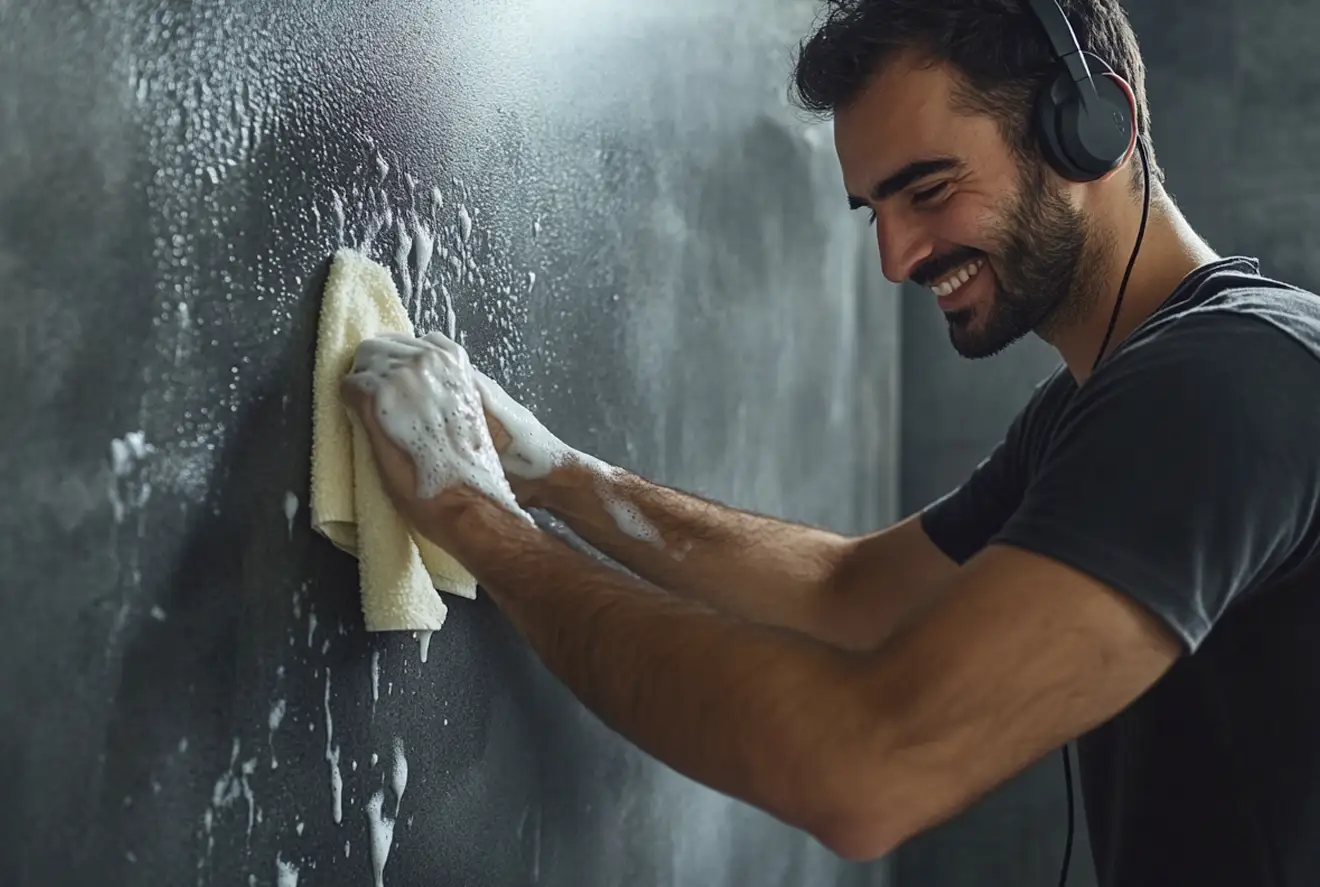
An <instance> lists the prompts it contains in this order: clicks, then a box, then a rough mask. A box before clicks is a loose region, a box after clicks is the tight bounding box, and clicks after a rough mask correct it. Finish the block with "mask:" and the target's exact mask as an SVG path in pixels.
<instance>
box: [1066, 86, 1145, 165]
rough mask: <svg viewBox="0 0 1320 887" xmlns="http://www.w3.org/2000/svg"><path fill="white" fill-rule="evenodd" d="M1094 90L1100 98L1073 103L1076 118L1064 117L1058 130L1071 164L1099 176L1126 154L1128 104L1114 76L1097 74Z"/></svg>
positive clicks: (1129, 123)
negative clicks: (1083, 104) (1082, 103)
mask: <svg viewBox="0 0 1320 887" xmlns="http://www.w3.org/2000/svg"><path fill="white" fill-rule="evenodd" d="M1095 91H1096V95H1097V96H1098V97H1099V99H1100V101H1099V102H1095V101H1092V102H1091V103H1090V104H1089V105H1088V106H1087V107H1085V108H1083V107H1082V105H1081V103H1080V102H1079V103H1077V105H1076V112H1075V113H1076V114H1077V118H1076V121H1075V122H1073V121H1071V120H1065V122H1064V124H1063V127H1062V128H1061V129H1060V136H1061V138H1062V139H1063V146H1064V150H1065V151H1066V152H1067V153H1068V157H1069V159H1071V160H1072V162H1073V163H1074V165H1076V166H1077V167H1079V168H1081V169H1085V170H1088V171H1089V172H1090V173H1091V174H1092V176H1093V177H1094V178H1099V177H1100V176H1102V175H1104V174H1105V173H1107V172H1109V171H1110V170H1112V169H1113V168H1114V167H1116V166H1118V164H1119V163H1120V162H1121V161H1122V160H1123V157H1124V156H1126V155H1127V151H1128V146H1129V145H1131V144H1132V131H1133V129H1134V126H1133V120H1132V106H1131V105H1129V104H1128V98H1127V93H1125V92H1124V91H1123V87H1121V86H1119V85H1118V82H1117V80H1115V78H1114V77H1107V76H1105V75H1103V74H1097V75H1096V77H1095Z"/></svg>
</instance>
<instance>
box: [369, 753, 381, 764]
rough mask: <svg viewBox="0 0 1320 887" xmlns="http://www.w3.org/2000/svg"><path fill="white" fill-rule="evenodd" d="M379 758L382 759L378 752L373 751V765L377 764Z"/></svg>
mask: <svg viewBox="0 0 1320 887" xmlns="http://www.w3.org/2000/svg"><path fill="white" fill-rule="evenodd" d="M379 760H380V755H378V754H376V753H375V752H372V753H371V766H373V767H374V766H376V763H377V762H378V761H379Z"/></svg>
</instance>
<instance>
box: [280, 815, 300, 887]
mask: <svg viewBox="0 0 1320 887" xmlns="http://www.w3.org/2000/svg"><path fill="white" fill-rule="evenodd" d="M299 833H300V834H301V829H300V830H299ZM275 884H276V887H298V867H297V866H296V865H294V864H293V863H291V862H285V861H284V860H283V859H281V858H280V857H278V856H276V857H275Z"/></svg>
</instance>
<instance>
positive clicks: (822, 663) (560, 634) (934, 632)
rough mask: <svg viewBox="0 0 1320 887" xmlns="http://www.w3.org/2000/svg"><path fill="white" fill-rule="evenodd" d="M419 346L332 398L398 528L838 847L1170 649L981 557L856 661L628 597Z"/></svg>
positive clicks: (738, 785) (972, 783) (445, 370)
mask: <svg viewBox="0 0 1320 887" xmlns="http://www.w3.org/2000/svg"><path fill="white" fill-rule="evenodd" d="M432 335H433V336H435V339H434V340H433V339H432V338H431V337H427V339H425V340H404V339H402V338H401V337H396V338H393V339H388V340H369V341H368V342H366V343H364V344H363V346H361V347H360V348H359V353H358V361H357V362H356V363H355V370H354V372H353V373H351V374H350V375H349V376H348V377H347V378H346V379H345V383H344V396H345V401H346V402H347V403H348V404H349V405H350V408H351V409H353V410H354V412H355V414H356V415H358V416H359V418H360V419H361V420H362V422H363V425H364V426H365V428H366V431H367V434H368V436H369V437H370V439H371V440H372V444H373V449H374V451H375V456H376V461H377V465H378V467H379V468H380V471H381V477H382V481H383V482H384V483H385V485H386V489H387V490H388V491H389V492H390V495H391V498H392V499H393V501H394V502H395V504H396V506H397V507H398V508H399V511H400V514H402V515H403V516H404V517H405V518H406V519H407V520H408V521H409V522H410V523H411V524H412V525H413V526H415V527H417V528H418V529H420V530H421V531H422V532H423V533H425V535H426V536H427V537H428V538H430V539H431V540H432V541H434V542H435V543H436V544H438V545H440V546H441V547H443V548H445V549H446V550H447V551H451V552H453V553H454V555H455V556H456V557H457V558H458V559H459V561H460V562H461V563H462V564H464V565H465V566H467V567H468V568H469V569H470V570H471V571H472V572H473V574H474V575H475V576H476V577H477V579H478V581H479V582H480V583H481V584H482V586H483V587H484V588H485V589H486V590H487V592H488V593H489V594H490V595H491V597H492V598H494V600H495V601H496V603H497V604H498V605H499V607H500V608H501V610H503V611H504V612H505V614H506V615H507V616H508V617H509V618H510V619H511V620H512V622H513V623H514V624H515V625H516V626H517V628H518V629H519V631H520V632H522V633H523V635H524V636H525V637H526V638H527V640H528V641H529V643H530V644H531V645H532V647H533V648H534V649H535V650H536V652H537V653H538V654H539V655H540V657H541V658H542V660H543V661H544V662H545V663H546V665H547V666H548V667H549V668H550V669H551V671H553V672H554V673H555V674H556V675H557V676H559V677H560V678H561V679H562V680H563V681H564V683H565V684H566V685H567V686H568V687H569V688H570V689H571V690H572V691H573V693H575V694H576V695H577V696H578V698H580V699H581V700H582V701H583V702H584V703H585V704H586V705H587V706H588V707H589V708H591V710H592V711H593V712H595V713H596V714H597V715H598V716H599V717H600V718H601V719H602V720H603V721H605V722H606V723H607V724H609V725H610V726H611V727H613V728H614V729H615V730H617V731H618V732H619V733H621V734H622V735H623V736H625V737H626V738H628V739H630V740H632V741H633V742H634V743H636V744H637V745H638V746H640V747H641V748H643V749H645V750H646V751H648V752H649V753H651V754H652V755H654V756H655V757H656V758H658V759H659V760H661V761H664V762H665V763H667V764H668V765H670V766H671V767H673V768H674V769H675V770H677V771H679V772H681V773H685V774H687V775H689V776H690V777H692V778H694V779H696V780H698V781H701V782H703V783H705V784H706V785H708V786H710V787H712V788H714V789H716V790H718V791H722V792H725V793H727V794H730V795H733V796H735V797H738V798H740V799H742V800H744V801H746V802H748V803H751V804H754V805H757V806H759V807H761V808H762V809H765V810H767V811H769V812H771V813H772V814H774V815H776V816H779V817H780V818H782V819H784V820H785V821H787V822H789V823H792V824H794V825H797V826H799V827H801V828H803V829H805V830H807V831H809V832H811V833H812V834H814V835H815V836H816V837H817V838H819V839H820V840H821V841H822V842H824V843H825V844H827V845H828V846H830V847H832V848H833V849H834V850H835V851H837V852H838V853H840V854H843V855H845V856H849V857H856V858H869V857H874V856H879V855H883V854H885V853H887V852H889V851H890V850H892V849H894V847H895V846H897V845H898V844H899V843H901V842H902V841H903V840H905V839H906V838H907V837H909V836H911V835H912V834H915V833H916V832H918V831H920V830H922V829H924V828H926V827H928V826H930V825H932V824H934V823H936V822H940V821H942V820H945V819H947V818H948V817H950V816H952V815H953V814H954V813H956V812H957V811H959V810H961V809H963V808H964V807H966V805H967V804H969V803H970V802H971V801H972V800H974V799H975V798H976V797H978V796H979V795H981V794H983V793H984V792H985V791H987V790H988V789H990V788H992V787H993V786H994V785H996V784H998V783H1000V782H1002V781H1003V780H1004V779H1006V778H1008V777H1009V776H1011V775H1012V774H1014V773H1016V772H1018V771H1019V770H1021V768H1022V767H1023V766H1025V765H1026V764H1027V763H1029V762H1031V761H1033V760H1035V759H1036V758H1038V757H1040V756H1041V755H1042V754H1044V753H1045V752H1047V751H1049V750H1050V749H1052V748H1055V747H1057V746H1058V745H1059V744H1060V743H1062V742H1064V741H1066V740H1068V739H1070V738H1073V737H1075V736H1077V735H1079V734H1080V733H1083V732H1085V731H1087V730H1089V729H1091V728H1093V727H1094V726H1095V725H1096V724H1099V723H1101V722H1103V721H1105V720H1107V719H1109V718H1111V717H1113V715H1114V714H1115V713H1117V712H1118V711H1120V710H1121V709H1123V708H1124V707H1125V706H1127V705H1128V704H1130V703H1131V702H1132V701H1133V700H1134V699H1136V698H1137V697H1138V696H1140V695H1141V694H1142V693H1144V692H1145V690H1146V689H1147V688H1148V687H1149V686H1150V685H1151V684H1152V683H1153V682H1154V681H1156V680H1157V679H1158V678H1159V677H1160V676H1161V675H1162V674H1163V673H1164V672H1165V671H1166V670H1167V669H1168V667H1169V666H1170V665H1171V664H1172V663H1173V662H1174V661H1175V659H1176V658H1177V656H1178V655H1179V653H1180V652H1181V651H1182V646H1181V644H1180V642H1179V640H1178V639H1177V637H1175V636H1174V634H1173V633H1172V632H1171V631H1170V630H1169V629H1168V628H1167V627H1166V626H1165V625H1164V624H1163V623H1161V621H1160V620H1159V619H1157V618H1156V617H1155V616H1154V615H1153V614H1152V613H1151V612H1150V611H1148V610H1146V609H1144V608H1143V607H1141V606H1140V605H1138V604H1137V603H1135V602H1134V601H1133V600H1132V599H1131V598H1129V597H1127V596H1125V595H1122V594H1119V593H1117V592H1115V591H1114V590H1113V589H1111V588H1109V587H1108V586H1106V585H1105V584H1104V583H1102V582H1099V581H1097V580H1095V579H1093V578H1091V577H1089V576H1087V575H1086V574H1084V573H1081V572H1078V571H1077V570H1075V569H1073V568H1071V567H1068V566H1066V565H1064V564H1062V563H1060V562H1058V561H1054V560H1051V559H1049V558H1044V557H1041V556H1038V555H1033V554H1029V553H1027V552H1025V551H1022V550H1019V549H1014V548H1010V547H1005V546H998V545H992V546H990V547H989V548H987V549H986V550H985V551H983V552H982V553H981V554H979V555H978V556H977V557H975V558H974V559H973V560H972V561H971V562H969V563H968V564H967V565H966V566H965V567H963V568H961V569H959V570H957V571H956V572H955V573H954V574H953V576H952V578H951V579H950V580H949V582H948V583H947V588H946V590H945V593H943V594H940V595H938V596H937V598H936V599H935V601H934V604H933V606H931V607H930V609H929V611H928V612H926V613H924V614H923V616H922V618H920V619H916V620H913V621H911V622H909V623H908V624H906V625H905V626H904V627H903V629H902V630H901V631H900V632H899V633H898V635H897V636H896V637H894V638H893V639H892V640H891V641H890V642H889V643H888V644H886V645H884V647H882V648H881V649H879V650H877V651H873V652H866V653H853V652H847V651H844V650H839V649H836V648H834V647H831V646H829V645H826V644H822V643H818V642H816V641H813V640H812V639H811V638H808V637H806V636H804V635H802V634H800V633H797V632H793V631H782V630H776V629H774V628H771V627H767V626H765V625H755V624H751V623H749V622H747V621H744V620H740V619H735V618H732V617H730V616H728V615H726V614H723V613H720V612H717V611H713V610H711V609H710V608H709V607H705V606H702V605H699V604H695V603H692V602H689V601H683V600H679V599H676V598H674V597H672V596H668V595H658V594H646V593H644V590H643V587H642V583H640V582H638V581H637V580H636V579H634V578H633V577H631V576H627V575H624V574H623V573H620V572H618V571H616V570H611V569H608V568H606V567H604V566H603V565H601V564H598V563H595V562H593V561H592V560H590V559H589V558H585V557H583V556H582V555H580V554H579V553H577V552H575V551H573V550H572V549H570V548H569V547H568V546H566V545H564V544H563V543H562V542H560V541H559V540H557V539H554V538H553V537H551V536H549V535H548V534H546V533H544V532H542V531H541V530H539V529H538V528H537V527H536V526H535V525H534V524H533V523H532V522H531V520H530V519H529V518H528V517H527V515H526V513H525V512H523V511H522V510H521V509H520V508H519V507H518V505H517V504H516V503H515V502H514V501H513V494H512V492H511V491H510V490H509V487H508V484H507V483H506V482H505V481H504V478H503V477H502V476H501V475H500V470H499V466H498V465H497V464H496V454H495V452H494V448H493V447H492V446H491V441H490V438H489V437H488V436H486V435H484V434H483V433H481V432H482V431H484V429H480V431H478V430H476V429H474V428H473V423H474V422H475V423H480V418H479V411H480V406H479V405H478V404H477V403H476V400H477V396H476V393H475V391H473V390H472V387H471V385H472V383H471V382H470V380H469V379H468V378H467V373H468V372H469V370H468V367H467V364H466V354H465V353H464V352H462V350H461V349H459V348H458V347H457V346H456V345H455V344H454V343H452V342H451V341H449V340H447V339H444V338H442V337H439V336H438V334H432ZM440 379H444V380H446V381H445V382H440V381H438V380H440ZM386 415H388V430H387V429H386V428H383V427H382V425H381V419H382V417H384V416H386ZM418 429H422V430H423V432H424V433H418ZM390 435H394V437H390ZM423 479H424V480H425V483H422V482H421V481H422V480H423ZM437 479H438V483H439V486H438V487H437V486H435V484H436V483H437Z"/></svg>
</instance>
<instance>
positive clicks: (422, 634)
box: [417, 631, 434, 663]
mask: <svg viewBox="0 0 1320 887" xmlns="http://www.w3.org/2000/svg"><path fill="white" fill-rule="evenodd" d="M433 633H434V632H430V631H419V632H417V639H418V641H420V642H421V647H422V662H423V663H425V662H426V654H427V652H428V651H430V649H431V635H432V634H433Z"/></svg>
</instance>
